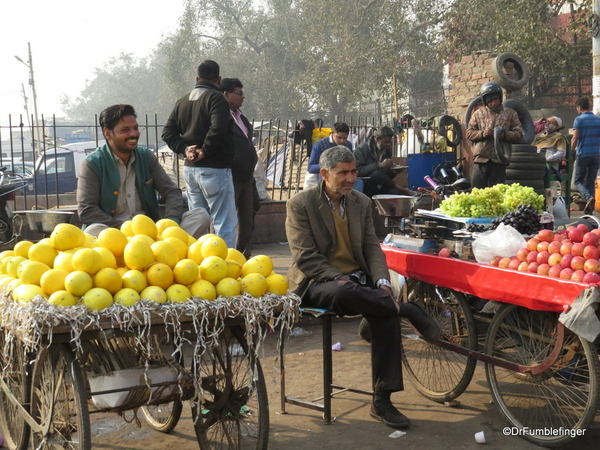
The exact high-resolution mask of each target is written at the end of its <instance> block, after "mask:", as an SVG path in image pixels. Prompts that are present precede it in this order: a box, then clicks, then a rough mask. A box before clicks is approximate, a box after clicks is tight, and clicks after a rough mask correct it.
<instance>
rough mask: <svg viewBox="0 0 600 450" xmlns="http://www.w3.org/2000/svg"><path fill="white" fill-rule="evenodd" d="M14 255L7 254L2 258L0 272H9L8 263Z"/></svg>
mask: <svg viewBox="0 0 600 450" xmlns="http://www.w3.org/2000/svg"><path fill="white" fill-rule="evenodd" d="M13 256H14V255H13ZM13 256H5V257H4V258H2V259H1V260H0V273H3V274H8V272H7V271H6V265H7V264H8V262H9V261H10V260H11V259H12V258H13ZM21 258H23V256H21Z"/></svg>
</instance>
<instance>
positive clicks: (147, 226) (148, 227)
mask: <svg viewBox="0 0 600 450" xmlns="http://www.w3.org/2000/svg"><path fill="white" fill-rule="evenodd" d="M131 229H132V230H133V234H143V235H145V236H149V237H151V238H152V239H154V240H156V236H158V229H157V228H156V224H155V223H154V220H152V219H151V218H150V217H148V216H146V215H144V214H138V215H136V216H134V217H133V219H131Z"/></svg>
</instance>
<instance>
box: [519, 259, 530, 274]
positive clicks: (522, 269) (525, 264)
mask: <svg viewBox="0 0 600 450" xmlns="http://www.w3.org/2000/svg"><path fill="white" fill-rule="evenodd" d="M528 267H529V263H528V262H527V261H523V262H522V263H521V264H519V267H517V270H518V271H519V272H527V268H528Z"/></svg>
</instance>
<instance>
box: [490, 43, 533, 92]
mask: <svg viewBox="0 0 600 450" xmlns="http://www.w3.org/2000/svg"><path fill="white" fill-rule="evenodd" d="M507 61H509V62H512V63H514V65H515V72H516V73H517V75H518V78H517V79H511V78H508V77H507V76H506V75H505V74H504V68H503V65H504V63H505V62H507ZM492 76H493V78H494V81H495V82H496V83H498V84H499V85H500V86H502V87H503V88H504V89H506V90H507V91H518V90H519V89H521V88H523V86H525V85H526V84H527V82H528V81H529V70H527V64H526V63H525V61H523V60H522V59H521V57H519V56H517V55H516V54H514V53H510V52H505V53H500V54H499V55H498V56H496V57H495V58H494V59H493V60H492Z"/></svg>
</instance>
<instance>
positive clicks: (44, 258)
mask: <svg viewBox="0 0 600 450" xmlns="http://www.w3.org/2000/svg"><path fill="white" fill-rule="evenodd" d="M27 255H28V256H29V259H30V260H32V261H39V262H43V263H44V264H46V265H47V266H48V267H52V266H53V265H54V258H56V255H58V252H57V251H56V249H55V248H54V247H52V246H51V245H49V244H43V243H42V241H40V242H38V243H37V244H33V245H32V246H31V247H29V251H28V252H27Z"/></svg>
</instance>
